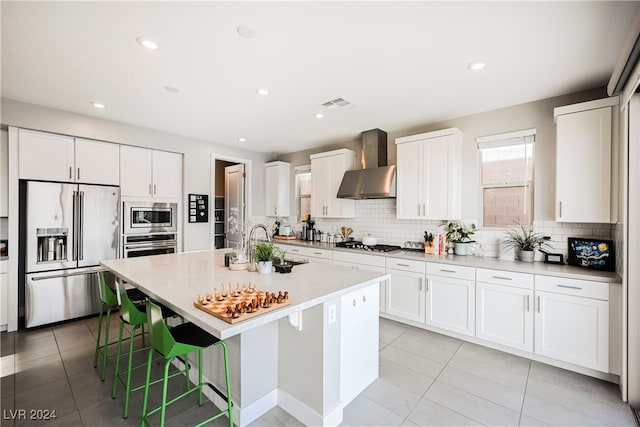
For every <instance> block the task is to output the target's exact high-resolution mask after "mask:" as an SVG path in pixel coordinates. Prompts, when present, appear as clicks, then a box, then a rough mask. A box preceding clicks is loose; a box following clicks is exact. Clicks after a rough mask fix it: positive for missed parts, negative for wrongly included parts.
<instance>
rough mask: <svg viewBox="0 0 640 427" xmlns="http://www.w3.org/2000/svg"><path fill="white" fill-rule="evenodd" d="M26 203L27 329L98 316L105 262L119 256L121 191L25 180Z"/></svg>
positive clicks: (22, 194) (22, 195) (23, 214)
mask: <svg viewBox="0 0 640 427" xmlns="http://www.w3.org/2000/svg"><path fill="white" fill-rule="evenodd" d="M20 198H21V209H22V212H21V217H22V219H23V221H24V224H23V226H22V227H21V238H20V245H21V251H23V254H24V257H23V258H22V259H24V275H23V277H24V282H23V290H24V292H23V298H22V299H23V303H24V306H23V307H21V308H23V310H21V311H23V313H22V314H21V316H24V326H25V327H27V328H30V327H33V326H39V325H44V324H47V323H53V322H59V321H62V320H67V319H73V318H76V317H81V316H86V315H89V314H93V313H97V312H98V311H99V310H100V298H99V291H98V279H97V273H96V271H97V270H99V269H100V268H99V262H100V261H101V260H105V259H114V258H117V256H118V247H119V240H118V238H119V208H118V207H119V199H120V188H119V187H111V186H101V185H87V184H65V183H58V182H39V181H24V182H22V183H21V191H20Z"/></svg>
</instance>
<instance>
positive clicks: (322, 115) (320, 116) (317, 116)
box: [316, 113, 324, 119]
mask: <svg viewBox="0 0 640 427" xmlns="http://www.w3.org/2000/svg"><path fill="white" fill-rule="evenodd" d="M322 118H324V114H322V113H316V119H322Z"/></svg>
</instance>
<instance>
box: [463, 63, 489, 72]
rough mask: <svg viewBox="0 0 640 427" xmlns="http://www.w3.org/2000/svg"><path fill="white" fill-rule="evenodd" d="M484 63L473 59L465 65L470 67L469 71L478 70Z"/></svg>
mask: <svg viewBox="0 0 640 427" xmlns="http://www.w3.org/2000/svg"><path fill="white" fill-rule="evenodd" d="M485 65H487V64H485V63H484V62H482V61H474V62H471V63H469V65H467V68H468V69H470V70H471V71H479V70H482V69H483V68H484V67H485Z"/></svg>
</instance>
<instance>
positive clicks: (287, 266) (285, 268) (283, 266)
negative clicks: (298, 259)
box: [273, 248, 293, 273]
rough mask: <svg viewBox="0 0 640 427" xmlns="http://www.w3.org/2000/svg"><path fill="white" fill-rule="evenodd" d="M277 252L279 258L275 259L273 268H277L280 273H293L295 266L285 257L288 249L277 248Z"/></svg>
mask: <svg viewBox="0 0 640 427" xmlns="http://www.w3.org/2000/svg"><path fill="white" fill-rule="evenodd" d="M276 252H277V254H278V258H277V259H274V260H273V268H275V269H276V271H277V272H278V273H291V267H293V265H292V264H291V263H290V262H287V261H286V260H285V259H284V256H285V255H286V253H287V251H285V250H284V249H281V248H277V249H276ZM276 261H277V262H276Z"/></svg>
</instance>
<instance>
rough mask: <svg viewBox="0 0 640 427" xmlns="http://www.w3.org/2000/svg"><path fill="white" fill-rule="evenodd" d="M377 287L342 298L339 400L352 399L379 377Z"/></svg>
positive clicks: (348, 400) (345, 402)
mask: <svg viewBox="0 0 640 427" xmlns="http://www.w3.org/2000/svg"><path fill="white" fill-rule="evenodd" d="M378 304H379V303H378V288H377V287H376V286H368V287H366V288H364V289H361V290H358V291H355V292H352V293H350V294H347V295H344V296H343V297H342V298H341V311H340V314H341V332H340V400H341V402H342V403H343V404H347V403H349V402H351V401H352V400H353V399H354V398H355V397H356V396H357V395H359V394H360V393H361V392H362V391H363V390H364V389H365V388H366V387H367V386H368V385H369V384H371V383H372V382H373V381H375V380H376V378H378V336H379V334H378V329H379V326H378V325H379V323H378Z"/></svg>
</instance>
